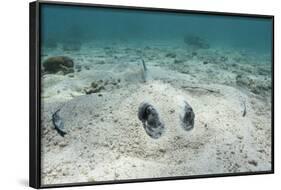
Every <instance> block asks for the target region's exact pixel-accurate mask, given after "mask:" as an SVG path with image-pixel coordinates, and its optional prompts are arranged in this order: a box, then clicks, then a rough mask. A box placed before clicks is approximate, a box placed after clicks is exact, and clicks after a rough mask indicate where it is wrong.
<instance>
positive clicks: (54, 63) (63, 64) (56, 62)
mask: <svg viewBox="0 0 281 190" xmlns="http://www.w3.org/2000/svg"><path fill="white" fill-rule="evenodd" d="M43 67H44V71H45V72H46V73H58V72H60V71H61V72H62V73H63V74H64V75H66V74H68V73H73V72H74V68H73V67H74V62H73V60H72V59H71V58H69V57H66V56H56V57H50V58H48V59H47V60H45V61H44V62H43Z"/></svg>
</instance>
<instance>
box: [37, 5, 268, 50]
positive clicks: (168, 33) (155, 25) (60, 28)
mask: <svg viewBox="0 0 281 190" xmlns="http://www.w3.org/2000/svg"><path fill="white" fill-rule="evenodd" d="M41 19H42V20H41V21H42V22H41V32H42V42H43V43H44V42H45V41H48V40H53V41H56V42H61V43H65V42H72V43H84V42H89V41H93V40H99V41H101V40H106V41H117V40H119V41H120V40H121V41H123V42H137V41H151V42H153V41H171V42H172V41H184V37H185V36H187V35H193V36H198V37H200V38H202V39H204V40H205V41H206V42H207V43H208V44H209V45H210V47H215V46H223V47H229V48H240V49H247V50H250V51H253V52H263V53H270V52H271V47H272V20H271V19H265V18H249V17H237V16H235V17H234V16H215V15H207V14H182V13H169V12H151V11H140V10H139V11H135V10H124V9H111V8H106V9H105V8H93V7H80V6H60V5H47V4H45V5H42V9H41Z"/></svg>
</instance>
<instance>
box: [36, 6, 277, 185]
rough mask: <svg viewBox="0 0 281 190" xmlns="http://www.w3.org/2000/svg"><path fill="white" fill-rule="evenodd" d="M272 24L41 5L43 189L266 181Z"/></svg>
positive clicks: (257, 20)
mask: <svg viewBox="0 0 281 190" xmlns="http://www.w3.org/2000/svg"><path fill="white" fill-rule="evenodd" d="M272 24H273V23H272V20H271V19H270V18H262V17H256V18H254V17H245V16H244V17H243V16H227V15H225V16H224V15H211V14H198V13H197V14H196V13H179V12H178V13H176V12H164V11H148V10H133V9H131V10H130V9H118V8H102V7H85V6H73V5H52V4H41V7H40V54H41V55H40V60H41V61H40V67H41V181H42V184H43V185H49V184H63V183H79V182H93V183H98V182H102V181H114V180H130V179H143V178H161V177H177V176H194V175H209V174H231V173H240V172H260V171H270V170H271V169H272V163H271V160H272V158H271V155H272V153H271V150H272V149H271V146H272V145H271V141H272V139H271V138H272V136H271V135H272V131H271V130H272V89H273V86H272V61H273V57H272V51H273V50H272V44H273V42H272V32H273V31H272Z"/></svg>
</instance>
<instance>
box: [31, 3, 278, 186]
mask: <svg viewBox="0 0 281 190" xmlns="http://www.w3.org/2000/svg"><path fill="white" fill-rule="evenodd" d="M44 4H51V5H63V6H86V7H101V8H111V9H129V10H135V11H138V10H145V11H153V12H172V13H188V14H190V13H192V14H198V15H200V14H203V15H221V16H239V17H252V18H264V19H271V20H272V61H271V64H272V73H271V77H272V78H271V81H272V93H271V95H272V96H271V100H272V104H271V105H272V106H271V112H272V118H271V121H272V126H271V129H272V130H271V132H272V134H271V137H272V138H271V139H272V142H271V148H272V150H271V154H272V155H271V159H272V160H271V163H272V164H271V166H272V168H271V170H268V171H260V172H239V173H227V174H224V173H222V174H220V173H218V174H206V175H193V176H178V177H161V178H142V179H133V180H118V181H99V182H83V183H67V184H56V185H42V184H41V168H40V166H41V154H40V153H41V146H40V145H41V131H40V121H41V115H40V105H41V100H40V92H41V71H40V66H39V63H40V61H41V60H40V48H39V47H40V32H41V31H40V30H41V29H40V24H39V22H40V7H41V5H44ZM29 14H30V16H29V19H30V20H29V23H30V26H29V30H30V32H29V35H30V36H29V39H30V42H29V46H30V55H29V56H30V65H29V69H30V70H29V77H30V83H29V84H30V87H29V88H30V89H29V93H30V96H29V103H30V104H29V113H30V114H29V115H30V118H29V121H30V125H29V185H30V187H33V188H51V187H74V186H85V185H102V184H120V183H134V182H151V181H163V180H182V179H195V178H213V177H227V176H245V175H259V174H273V173H274V16H273V15H258V14H242V13H228V12H209V11H194V10H179V9H166V8H151V7H133V6H120V5H118V6H117V5H102V4H88V3H70V2H54V1H51V2H50V1H35V2H31V3H30V4H29Z"/></svg>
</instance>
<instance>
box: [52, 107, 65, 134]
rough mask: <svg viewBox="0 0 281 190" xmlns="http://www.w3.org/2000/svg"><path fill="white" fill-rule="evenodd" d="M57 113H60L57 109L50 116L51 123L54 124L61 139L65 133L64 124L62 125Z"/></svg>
mask: <svg viewBox="0 0 281 190" xmlns="http://www.w3.org/2000/svg"><path fill="white" fill-rule="evenodd" d="M59 111H60V109H58V110H57V111H56V112H55V113H54V114H53V115H52V121H53V124H54V126H55V129H56V130H57V132H58V133H59V134H60V135H61V136H62V137H63V136H64V135H65V134H66V132H65V131H64V123H63V120H62V118H61V117H60V116H59Z"/></svg>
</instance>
